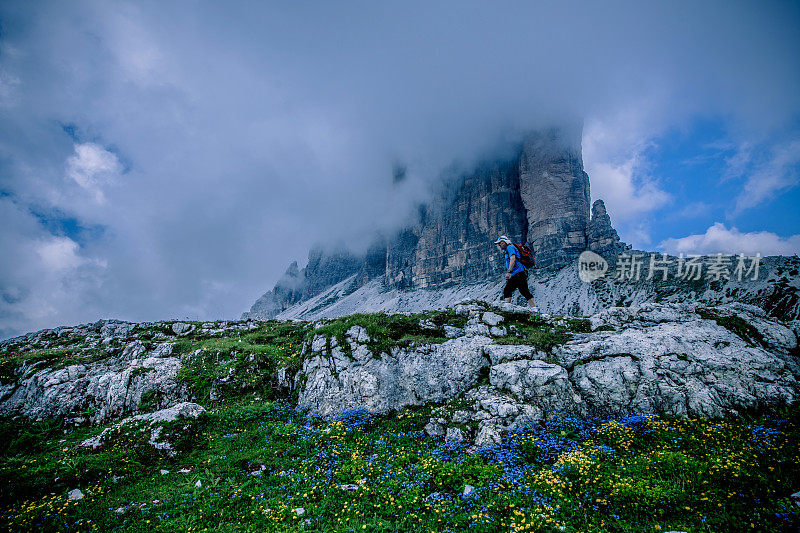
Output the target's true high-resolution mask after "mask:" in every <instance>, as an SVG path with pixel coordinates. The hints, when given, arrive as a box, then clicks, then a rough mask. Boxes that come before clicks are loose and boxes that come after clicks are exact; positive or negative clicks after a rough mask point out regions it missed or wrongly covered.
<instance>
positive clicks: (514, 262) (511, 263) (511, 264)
mask: <svg viewBox="0 0 800 533" xmlns="http://www.w3.org/2000/svg"><path fill="white" fill-rule="evenodd" d="M516 265H517V256H516V255H512V256H511V258H510V259H509V260H508V271H506V279H508V278H510V277H511V274H510V273H511V272H512V271H513V270H514V267H515V266H516Z"/></svg>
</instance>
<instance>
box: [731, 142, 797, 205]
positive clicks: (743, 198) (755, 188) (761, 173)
mask: <svg viewBox="0 0 800 533" xmlns="http://www.w3.org/2000/svg"><path fill="white" fill-rule="evenodd" d="M738 153H739V154H743V155H742V156H741V157H739V158H736V156H734V158H735V163H734V167H735V168H736V172H737V173H738V174H743V173H744V171H743V170H742V169H741V166H742V165H743V163H742V161H741V160H742V159H744V160H747V161H749V160H750V158H751V156H750V152H749V148H748V147H746V148H745V149H742V150H740V151H739V152H738ZM798 183H800V139H794V140H791V141H787V142H784V143H781V144H778V145H777V146H774V147H773V148H772V150H771V153H770V157H769V159H768V160H767V161H765V162H764V163H761V164H758V165H756V166H755V168H754V169H753V171H752V173H751V174H750V175H749V176H748V178H747V181H746V182H745V184H744V188H743V190H742V192H741V193H740V194H739V196H738V197H737V198H736V206H735V207H734V209H733V212H732V215H734V216H735V215H738V214H740V213H741V212H742V211H744V210H745V209H749V208H751V207H755V206H757V205H759V204H762V203H763V202H765V201H767V200H769V199H771V198H773V197H774V196H776V195H777V194H780V193H781V192H783V191H786V190H787V189H790V188H792V187H795V186H797V184H798Z"/></svg>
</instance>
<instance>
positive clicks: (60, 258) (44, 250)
mask: <svg viewBox="0 0 800 533" xmlns="http://www.w3.org/2000/svg"><path fill="white" fill-rule="evenodd" d="M78 249H79V246H78V243H77V242H75V241H73V240H72V239H70V238H69V237H53V238H52V239H48V240H46V241H43V242H40V243H38V244H36V253H37V254H38V255H39V257H40V259H41V261H42V264H43V265H44V266H45V267H46V268H47V269H48V270H51V271H61V270H68V269H71V268H77V267H79V266H80V265H81V264H83V263H84V262H85V261H86V260H85V259H83V258H82V257H80V256H79V255H78V253H77V252H78Z"/></svg>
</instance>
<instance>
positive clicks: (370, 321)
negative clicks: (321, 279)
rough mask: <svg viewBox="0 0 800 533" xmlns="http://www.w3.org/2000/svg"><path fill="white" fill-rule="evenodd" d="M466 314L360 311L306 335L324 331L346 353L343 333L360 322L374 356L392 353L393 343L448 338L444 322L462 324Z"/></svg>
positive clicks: (435, 341) (413, 343) (347, 350)
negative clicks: (423, 324)
mask: <svg viewBox="0 0 800 533" xmlns="http://www.w3.org/2000/svg"><path fill="white" fill-rule="evenodd" d="M421 320H429V321H430V322H432V323H433V324H434V325H435V326H436V328H435V329H425V328H422V327H421V326H420V321H421ZM466 321H467V318H466V317H464V316H460V315H457V314H456V313H455V312H453V311H452V310H444V311H425V312H422V313H416V314H413V315H387V314H386V313H361V314H355V315H350V316H346V317H342V318H336V319H333V320H331V321H329V322H327V323H325V324H324V325H322V326H320V327H318V328H317V329H316V330H313V331H310V332H309V335H310V336H313V335H324V336H325V337H327V338H328V340H329V342H330V339H336V340H337V342H338V344H339V346H341V347H342V349H343V351H344V352H345V353H348V354H349V352H350V347H349V344H348V343H347V338H346V335H345V334H346V333H347V330H349V329H350V328H351V327H353V326H361V327H363V328H364V329H365V330H366V331H367V334H368V335H369V337H370V341H369V342H368V343H367V345H368V346H369V348H370V351H371V352H372V353H373V354H375V355H376V356H380V354H384V353H386V354H388V353H391V350H392V348H394V347H403V348H406V347H409V346H412V345H418V344H431V343H442V342H444V341H446V340H447V338H446V337H445V333H444V326H445V325H450V326H454V327H464V325H465V324H466Z"/></svg>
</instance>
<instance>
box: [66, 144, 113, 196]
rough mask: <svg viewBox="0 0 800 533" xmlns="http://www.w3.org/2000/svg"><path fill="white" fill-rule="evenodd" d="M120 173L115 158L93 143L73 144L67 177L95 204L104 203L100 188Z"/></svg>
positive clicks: (68, 161) (68, 160)
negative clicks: (73, 152)
mask: <svg viewBox="0 0 800 533" xmlns="http://www.w3.org/2000/svg"><path fill="white" fill-rule="evenodd" d="M121 172H122V165H121V164H120V162H119V159H118V158H117V156H116V155H115V154H113V153H111V152H109V151H108V150H106V149H105V148H103V147H102V146H100V145H98V144H95V143H88V142H87V143H82V144H75V155H73V156H70V157H69V158H68V159H67V177H69V178H71V179H72V180H74V181H75V183H77V184H78V185H80V186H81V187H83V188H84V189H85V190H86V191H88V192H89V193H91V194H92V197H93V198H94V200H95V202H97V203H100V204H102V203H105V201H106V198H105V194H104V193H103V189H102V187H103V186H104V185H107V184H109V183H111V182H113V181H114V179H115V178H116V177H117V176H119V174H120V173H121Z"/></svg>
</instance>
